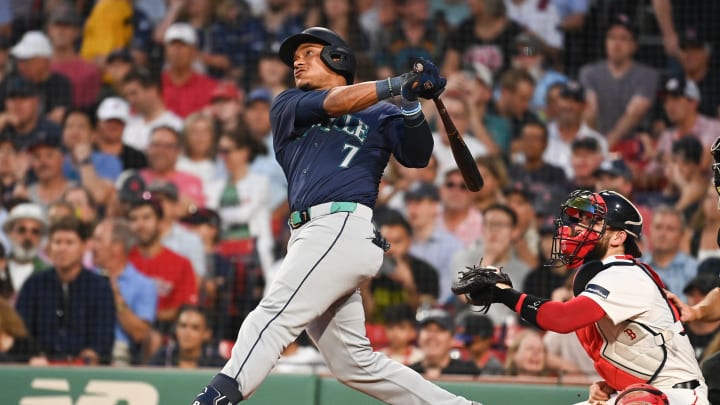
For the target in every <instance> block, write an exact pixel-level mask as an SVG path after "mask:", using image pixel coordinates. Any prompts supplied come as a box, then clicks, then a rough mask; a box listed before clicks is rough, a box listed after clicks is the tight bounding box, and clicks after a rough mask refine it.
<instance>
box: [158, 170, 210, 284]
mask: <svg viewBox="0 0 720 405" xmlns="http://www.w3.org/2000/svg"><path fill="white" fill-rule="evenodd" d="M147 191H149V192H150V194H152V196H153V198H155V199H156V200H157V201H158V202H159V203H160V205H161V206H162V208H163V217H162V220H161V221H160V239H161V240H162V244H163V245H164V246H165V247H167V248H168V249H170V250H172V251H173V252H175V253H177V254H178V255H180V256H182V257H184V258H186V259H187V260H188V261H189V262H190V263H191V264H192V267H193V270H194V271H195V275H196V276H197V280H198V281H199V280H200V278H202V277H203V276H204V275H205V273H206V272H207V265H206V262H205V252H204V251H203V244H202V239H200V235H198V234H196V233H195V232H192V231H190V230H188V229H186V228H185V227H184V226H182V225H181V224H180V218H182V217H184V216H185V215H187V214H188V213H191V212H193V211H195V210H197V208H194V209H190V210H188V209H187V208H186V207H185V206H183V204H181V202H180V196H179V194H178V188H177V187H176V186H175V184H174V183H171V182H168V181H163V180H155V181H153V182H151V183H149V185H148V187H147Z"/></svg>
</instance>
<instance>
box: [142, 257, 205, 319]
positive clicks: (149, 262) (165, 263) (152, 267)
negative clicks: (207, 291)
mask: <svg viewBox="0 0 720 405" xmlns="http://www.w3.org/2000/svg"><path fill="white" fill-rule="evenodd" d="M129 259H130V261H131V262H132V264H133V265H134V266H135V267H136V268H137V269H138V270H140V271H141V272H142V273H143V274H145V275H146V276H148V277H151V278H152V279H153V280H155V284H156V286H157V291H158V308H157V309H158V311H162V310H166V309H177V308H180V306H182V305H183V304H196V303H197V284H196V283H195V273H194V272H193V269H192V264H190V262H189V261H188V260H187V259H185V258H184V257H182V256H180V255H178V254H176V253H174V252H173V251H172V250H170V249H168V248H165V247H163V248H162V250H160V253H158V254H156V255H155V256H153V257H146V256H144V255H143V254H142V253H140V250H138V248H137V247H135V248H133V250H132V251H131V252H130V257H129Z"/></svg>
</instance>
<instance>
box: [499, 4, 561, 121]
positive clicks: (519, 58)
mask: <svg viewBox="0 0 720 405" xmlns="http://www.w3.org/2000/svg"><path fill="white" fill-rule="evenodd" d="M523 1H525V3H534V2H536V0H529V1H527V0H523ZM508 3H509V4H512V3H513V1H508ZM551 4H552V3H551ZM512 66H513V67H514V68H516V69H524V70H525V71H526V72H528V73H530V76H532V78H533V79H534V80H535V92H534V93H533V98H532V102H531V103H530V106H531V108H532V109H533V110H534V111H544V110H545V107H546V105H545V103H546V101H547V92H548V89H549V88H550V86H551V85H553V84H555V83H565V82H566V81H567V80H568V79H567V77H565V75H563V74H562V73H559V72H557V71H555V70H553V69H552V68H551V67H549V66H548V63H547V61H546V54H545V52H543V47H542V44H541V43H540V42H539V40H538V39H536V38H535V37H534V36H533V35H532V34H529V33H527V32H524V33H522V34H520V35H518V36H517V37H515V39H514V40H513V57H512Z"/></svg>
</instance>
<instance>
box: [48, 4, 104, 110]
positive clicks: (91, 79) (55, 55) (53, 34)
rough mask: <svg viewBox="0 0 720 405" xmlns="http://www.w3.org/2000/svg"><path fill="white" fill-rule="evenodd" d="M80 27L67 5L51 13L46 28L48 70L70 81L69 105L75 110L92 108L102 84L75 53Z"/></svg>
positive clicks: (91, 67) (93, 69)
mask: <svg viewBox="0 0 720 405" xmlns="http://www.w3.org/2000/svg"><path fill="white" fill-rule="evenodd" d="M82 25H83V21H82V17H80V15H79V14H78V12H77V11H75V9H74V8H73V7H72V6H70V5H68V4H63V5H61V6H59V7H57V8H55V9H54V10H53V11H52V13H51V14H50V17H49V20H48V25H47V33H48V37H49V38H50V42H51V43H52V47H53V52H52V63H51V65H50V66H51V69H52V71H53V72H56V73H60V74H62V75H63V76H65V77H67V78H68V80H70V83H71V85H72V105H73V106H74V107H76V108H77V107H90V106H92V105H93V104H94V103H95V102H96V100H97V97H98V94H99V93H100V86H101V84H102V78H101V76H100V69H99V68H98V66H97V65H95V64H93V63H90V62H87V61H85V60H83V59H82V58H81V57H80V55H79V54H78V52H77V48H76V45H77V42H78V39H80V33H81V30H82Z"/></svg>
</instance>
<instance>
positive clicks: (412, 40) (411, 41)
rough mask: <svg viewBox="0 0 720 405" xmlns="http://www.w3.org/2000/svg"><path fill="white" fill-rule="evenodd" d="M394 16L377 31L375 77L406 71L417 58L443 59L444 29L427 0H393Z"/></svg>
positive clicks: (390, 75) (389, 75)
mask: <svg viewBox="0 0 720 405" xmlns="http://www.w3.org/2000/svg"><path fill="white" fill-rule="evenodd" d="M391 3H392V7H394V8H395V12H396V14H397V17H398V18H397V19H396V20H395V21H393V24H392V27H391V28H390V29H389V30H382V31H380V33H379V37H380V38H379V41H378V42H379V44H378V47H379V49H378V52H377V53H376V54H375V64H376V65H377V76H378V77H392V76H395V75H397V74H400V73H401V72H406V71H407V70H408V68H409V67H410V65H411V64H412V63H413V62H414V61H416V60H417V59H418V58H425V59H428V60H442V53H443V48H444V46H445V36H446V34H447V33H446V32H443V30H442V27H441V26H439V25H438V24H437V22H438V19H437V18H436V17H435V16H433V15H431V14H430V1H429V0H393V1H392V2H391Z"/></svg>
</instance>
